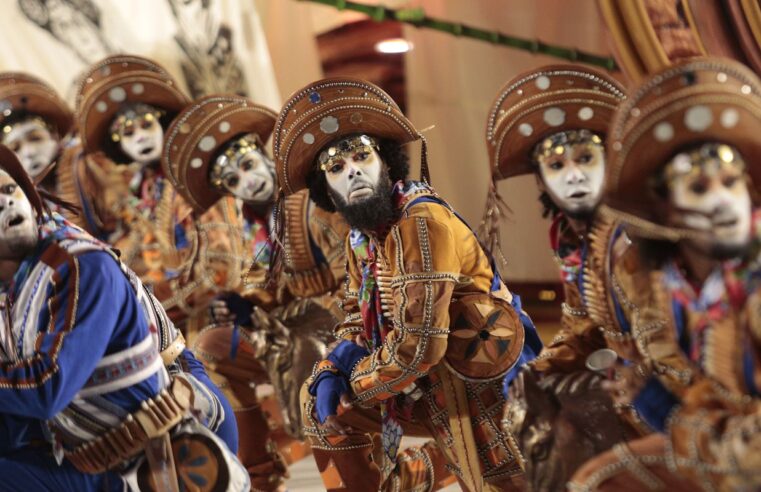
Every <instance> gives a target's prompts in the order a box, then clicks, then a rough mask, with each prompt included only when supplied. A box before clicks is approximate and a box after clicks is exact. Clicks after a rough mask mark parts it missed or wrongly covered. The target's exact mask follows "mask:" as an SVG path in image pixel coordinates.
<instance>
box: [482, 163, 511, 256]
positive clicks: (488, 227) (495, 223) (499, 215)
mask: <svg viewBox="0 0 761 492" xmlns="http://www.w3.org/2000/svg"><path fill="white" fill-rule="evenodd" d="M512 213H513V211H512V210H511V209H510V207H508V206H507V203H505V201H504V199H503V198H502V196H501V195H500V194H499V191H498V190H497V182H496V181H495V180H494V177H493V176H492V179H491V182H490V184H489V193H488V194H487V198H486V210H485V211H484V216H483V219H481V224H480V225H479V227H478V237H479V238H480V240H481V243H482V244H483V245H484V246H485V247H486V249H487V250H488V252H489V253H490V254H491V256H492V257H494V256H498V257H499V260H500V263H501V264H502V265H503V266H507V258H505V256H504V254H503V253H502V233H501V231H500V225H501V224H502V221H503V220H505V218H506V217H507V216H508V214H512Z"/></svg>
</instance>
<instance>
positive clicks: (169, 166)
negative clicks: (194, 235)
mask: <svg viewBox="0 0 761 492" xmlns="http://www.w3.org/2000/svg"><path fill="white" fill-rule="evenodd" d="M276 119H277V113H275V112H274V111H272V110H271V109H269V108H267V107H264V106H262V105H259V104H256V103H254V102H253V101H251V100H249V99H247V98H245V97H243V96H236V95H214V96H206V97H202V98H200V99H198V100H197V101H194V102H193V103H192V104H191V105H190V106H188V107H187V108H185V109H184V110H183V111H182V112H181V113H180V114H179V115H177V117H176V118H175V119H174V121H173V122H172V124H171V125H170V127H169V129H168V130H167V131H166V135H165V139H164V150H163V152H162V154H161V165H162V167H163V169H164V174H165V176H166V177H167V178H168V179H169V180H170V181H171V182H172V185H174V187H175V189H176V190H177V191H178V192H179V193H180V194H181V195H182V196H183V198H185V199H186V200H187V201H188V203H190V205H191V206H192V207H193V209H194V210H195V211H196V212H198V213H203V212H205V211H206V210H207V209H209V207H211V206H212V205H214V204H215V203H216V202H217V201H218V200H219V199H220V198H222V197H223V196H224V194H223V193H222V191H221V190H218V189H216V188H215V187H214V186H211V184H210V183H209V172H210V168H211V166H212V164H213V163H214V160H215V159H216V157H217V156H218V154H219V152H220V151H221V149H222V148H223V147H224V146H225V145H226V144H227V142H229V141H230V140H231V139H233V138H235V137H237V136H240V135H243V134H250V133H254V134H256V135H257V136H258V137H259V139H260V140H261V142H262V144H264V143H266V142H267V140H268V139H269V137H270V135H271V134H272V129H273V128H274V127H275V121H276Z"/></svg>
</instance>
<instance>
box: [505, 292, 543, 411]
mask: <svg viewBox="0 0 761 492" xmlns="http://www.w3.org/2000/svg"><path fill="white" fill-rule="evenodd" d="M511 304H512V306H513V309H515V311H516V312H517V313H518V317H520V319H521V324H522V325H523V331H524V333H525V334H526V337H525V340H524V342H523V349H522V350H521V355H520V357H519V358H518V361H517V362H516V363H515V365H514V366H513V368H512V369H510V370H509V371H508V372H507V374H505V379H504V380H503V381H502V391H503V393H504V394H505V396H507V389H508V388H509V387H510V383H512V382H513V379H515V378H516V376H518V373H519V372H520V371H521V368H523V367H524V366H525V365H526V364H528V363H529V362H531V361H532V360H534V359H536V356H537V355H539V353H541V351H542V347H543V346H544V345H543V344H542V340H541V339H540V338H539V333H538V332H537V331H536V327H535V326H534V322H533V321H532V320H531V318H530V317H529V316H528V314H526V313H525V312H523V305H522V304H521V298H520V296H519V295H517V294H513V300H512V302H511Z"/></svg>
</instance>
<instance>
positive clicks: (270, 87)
mask: <svg viewBox="0 0 761 492" xmlns="http://www.w3.org/2000/svg"><path fill="white" fill-rule="evenodd" d="M170 1H171V0H3V15H0V32H2V39H3V41H4V42H3V43H2V44H0V70H2V71H6V70H20V71H25V72H29V73H32V74H34V75H37V76H39V77H41V78H42V79H44V80H46V81H48V82H49V83H51V84H52V85H53V86H54V87H55V88H56V89H57V90H58V91H59V92H61V93H62V94H64V95H66V96H70V95H71V87H72V83H73V82H74V80H75V78H76V77H77V75H78V74H79V73H81V71H82V70H84V69H85V68H86V67H87V66H88V65H89V64H90V63H93V62H95V61H97V60H99V59H101V58H103V57H105V56H106V55H108V54H109V53H117V52H128V53H134V54H139V55H144V56H147V57H149V58H152V59H154V60H156V61H158V62H159V63H161V64H162V65H164V66H165V67H166V68H167V70H169V71H170V72H171V73H172V74H173V75H174V76H175V77H176V78H177V79H178V80H184V77H183V73H182V70H181V67H180V61H181V60H182V59H183V56H184V55H183V52H182V50H181V49H180V47H179V45H178V44H177V42H176V41H175V39H174V37H175V35H177V34H178V33H180V30H181V28H182V27H183V26H186V27H189V28H190V30H189V31H190V32H192V35H191V36H190V38H191V40H192V42H193V43H192V44H194V45H195V47H196V48H200V49H201V53H202V54H201V57H200V58H201V59H200V60H197V61H200V62H203V56H205V53H203V50H206V49H208V48H209V47H210V46H208V45H209V43H210V42H211V41H213V40H214V39H215V35H216V33H217V29H218V28H219V26H220V23H224V24H226V25H227V26H228V27H229V28H230V29H231V31H232V45H233V49H234V51H235V53H236V56H237V59H238V61H239V62H240V63H239V64H240V67H241V69H242V71H243V73H244V75H245V78H246V81H247V84H246V85H245V89H246V92H247V93H248V95H249V96H250V97H252V98H253V99H254V100H255V101H257V102H260V103H262V104H265V105H268V106H270V107H272V108H274V109H277V108H278V107H279V104H280V101H281V99H280V92H279V90H278V87H277V82H276V80H275V76H274V72H273V68H272V61H271V59H270V55H269V49H268V47H267V40H266V38H265V36H264V32H263V30H262V27H261V22H260V19H259V15H258V12H257V9H256V5H255V3H254V2H253V1H252V0H212V1H208V2H207V1H206V0H190V1H186V0H180V1H176V0H175V5H176V6H177V8H178V12H179V14H178V16H177V18H176V17H175V16H174V15H173V13H172V8H171V6H170ZM204 4H208V5H209V7H208V8H204ZM21 5H24V6H26V7H27V9H26V11H27V12H29V13H30V15H31V17H33V18H34V19H37V20H38V21H40V22H41V23H42V24H43V25H44V26H45V27H46V28H47V29H46V28H43V27H41V26H40V25H39V24H38V23H35V22H33V21H32V20H30V18H29V15H25V14H24V12H23V11H22V9H21ZM82 6H84V7H86V8H90V11H92V12H99V14H100V29H97V26H96V25H95V24H94V23H93V22H92V19H91V18H88V16H87V15H85V14H86V12H88V10H86V9H84V8H82ZM178 18H179V19H181V21H180V22H178Z"/></svg>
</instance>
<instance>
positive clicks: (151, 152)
mask: <svg viewBox="0 0 761 492" xmlns="http://www.w3.org/2000/svg"><path fill="white" fill-rule="evenodd" d="M146 116H148V115H143V116H141V117H139V118H136V119H135V120H131V123H132V124H129V125H122V126H121V127H120V128H119V146H120V147H121V149H122V152H124V153H125V154H127V156H128V157H129V158H130V159H132V160H133V161H134V162H137V163H139V164H148V163H151V162H154V161H156V160H158V159H159V157H160V156H161V148H162V146H163V144H164V129H163V128H161V123H160V122H159V120H158V119H157V118H155V117H150V118H146ZM150 116H153V115H150Z"/></svg>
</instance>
